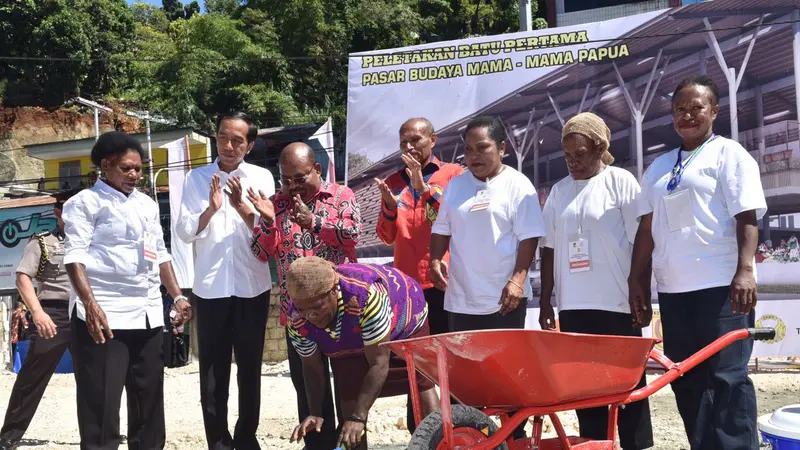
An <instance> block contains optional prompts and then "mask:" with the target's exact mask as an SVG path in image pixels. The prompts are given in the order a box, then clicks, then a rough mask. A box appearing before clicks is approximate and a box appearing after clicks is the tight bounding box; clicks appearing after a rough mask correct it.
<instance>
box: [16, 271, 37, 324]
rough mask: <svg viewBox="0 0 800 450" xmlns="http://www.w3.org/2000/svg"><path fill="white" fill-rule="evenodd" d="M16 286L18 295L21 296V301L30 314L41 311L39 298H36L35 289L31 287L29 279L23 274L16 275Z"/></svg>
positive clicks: (31, 282) (31, 283)
mask: <svg viewBox="0 0 800 450" xmlns="http://www.w3.org/2000/svg"><path fill="white" fill-rule="evenodd" d="M16 284H17V290H18V291H19V295H20V296H22V301H23V302H25V306H27V307H28V310H30V312H31V314H32V313H35V312H37V311H39V310H40V309H42V305H41V304H40V303H39V297H37V296H36V289H34V287H33V281H31V277H29V276H28V275H25V274H24V273H17V283H16Z"/></svg>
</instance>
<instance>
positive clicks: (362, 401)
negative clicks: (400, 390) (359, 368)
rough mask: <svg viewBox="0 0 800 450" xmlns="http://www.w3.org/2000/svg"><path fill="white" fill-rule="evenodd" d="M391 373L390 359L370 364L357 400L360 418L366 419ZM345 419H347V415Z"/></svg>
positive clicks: (357, 414)
mask: <svg viewBox="0 0 800 450" xmlns="http://www.w3.org/2000/svg"><path fill="white" fill-rule="evenodd" d="M388 375H389V360H388V358H387V359H386V361H385V363H384V362H381V363H379V364H375V365H373V366H370V368H369V370H368V371H367V376H366V377H365V378H364V385H363V386H362V387H361V392H359V394H358V400H356V409H355V415H356V417H358V418H359V419H364V420H366V418H367V414H368V413H369V410H370V408H372V405H373V404H374V403H375V400H377V398H378V396H379V395H380V393H381V390H383V385H384V383H386V377H387V376H388ZM344 420H347V418H346V417H345V418H344Z"/></svg>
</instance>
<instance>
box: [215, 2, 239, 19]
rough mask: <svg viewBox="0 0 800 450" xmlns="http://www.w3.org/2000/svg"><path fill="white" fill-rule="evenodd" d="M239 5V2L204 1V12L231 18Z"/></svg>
mask: <svg viewBox="0 0 800 450" xmlns="http://www.w3.org/2000/svg"><path fill="white" fill-rule="evenodd" d="M241 4H242V2H241V1H239V0H206V12H207V13H209V14H222V15H223V16H232V15H233V14H234V12H236V9H237V8H239V6H241Z"/></svg>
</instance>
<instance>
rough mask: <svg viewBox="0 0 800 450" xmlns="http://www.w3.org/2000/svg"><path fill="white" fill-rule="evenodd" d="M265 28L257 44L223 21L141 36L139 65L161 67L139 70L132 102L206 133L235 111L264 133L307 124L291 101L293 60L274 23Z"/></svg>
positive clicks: (145, 30) (192, 22)
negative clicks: (249, 116)
mask: <svg viewBox="0 0 800 450" xmlns="http://www.w3.org/2000/svg"><path fill="white" fill-rule="evenodd" d="M243 16H246V19H247V20H248V21H257V20H258V19H259V17H258V16H259V15H258V14H254V15H243ZM261 18H263V17H261ZM261 27H262V28H260V29H259V30H257V31H256V32H254V33H253V35H254V36H257V37H258V38H259V40H257V41H254V40H253V39H251V37H250V35H249V34H248V33H245V31H244V30H245V29H249V25H248V24H247V22H246V21H245V20H244V19H242V20H234V19H231V18H229V17H225V16H221V15H217V14H209V15H204V16H194V17H192V18H191V19H189V20H177V21H174V22H172V24H170V29H169V32H168V33H158V32H156V31H154V30H152V29H151V28H149V27H145V26H141V27H139V28H137V38H136V43H137V44H136V51H137V53H136V56H137V59H150V58H158V59H161V61H158V62H153V61H147V62H144V63H141V64H136V65H135V66H134V69H133V71H134V77H133V78H134V79H135V82H133V83H132V84H131V86H130V89H129V90H128V91H127V93H126V94H125V96H126V98H129V99H131V100H134V101H136V102H140V103H143V104H147V105H150V108H151V109H152V110H155V111H159V112H160V113H162V114H164V115H168V116H170V117H174V118H176V119H177V120H178V121H179V123H181V124H182V125H188V126H194V127H198V128H200V129H204V130H206V131H211V130H212V129H213V127H212V124H213V118H214V117H215V115H216V114H217V113H219V112H223V111H229V110H234V109H243V110H247V111H248V112H249V113H251V114H252V115H253V116H254V118H255V119H256V120H257V121H258V123H259V124H260V125H262V126H264V125H280V124H284V123H294V122H296V121H298V120H304V115H303V113H302V112H301V108H299V107H298V106H297V104H296V103H295V100H294V98H293V97H292V95H291V91H290V89H291V83H290V80H291V77H290V76H289V75H288V73H287V63H286V60H285V59H284V58H283V56H282V55H281V54H280V52H279V51H278V49H279V45H278V43H277V42H275V41H274V40H273V41H270V36H271V37H272V38H273V39H277V34H276V33H275V32H274V29H272V28H271V25H270V24H269V22H268V21H267V22H261ZM249 31H250V32H252V31H253V30H251V29H250V30H249Z"/></svg>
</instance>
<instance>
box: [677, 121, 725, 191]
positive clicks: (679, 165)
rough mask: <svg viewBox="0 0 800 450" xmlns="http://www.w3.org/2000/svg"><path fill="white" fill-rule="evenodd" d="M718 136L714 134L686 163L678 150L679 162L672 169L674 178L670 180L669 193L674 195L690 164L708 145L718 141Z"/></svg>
mask: <svg viewBox="0 0 800 450" xmlns="http://www.w3.org/2000/svg"><path fill="white" fill-rule="evenodd" d="M716 137H717V135H716V134H712V135H711V136H710V137H709V138H708V139H706V141H705V142H703V145H701V146H700V147H699V148H698V149H697V150H695V151H694V153H692V154H691V155H690V156H689V157H688V158H686V162H685V163H684V162H683V161H682V160H681V151H680V149H678V160H677V161H675V166H673V167H672V176H671V177H670V178H669V182H668V183H667V192H668V193H672V191H674V190H675V189H677V188H678V185H680V184H681V178H682V177H683V172H684V171H685V170H686V168H687V167H689V163H691V162H692V161H694V158H695V157H696V156H697V155H699V154H700V152H701V151H703V149H704V148H705V147H706V144H708V143H709V142H711V141H713V140H714V139H716Z"/></svg>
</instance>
